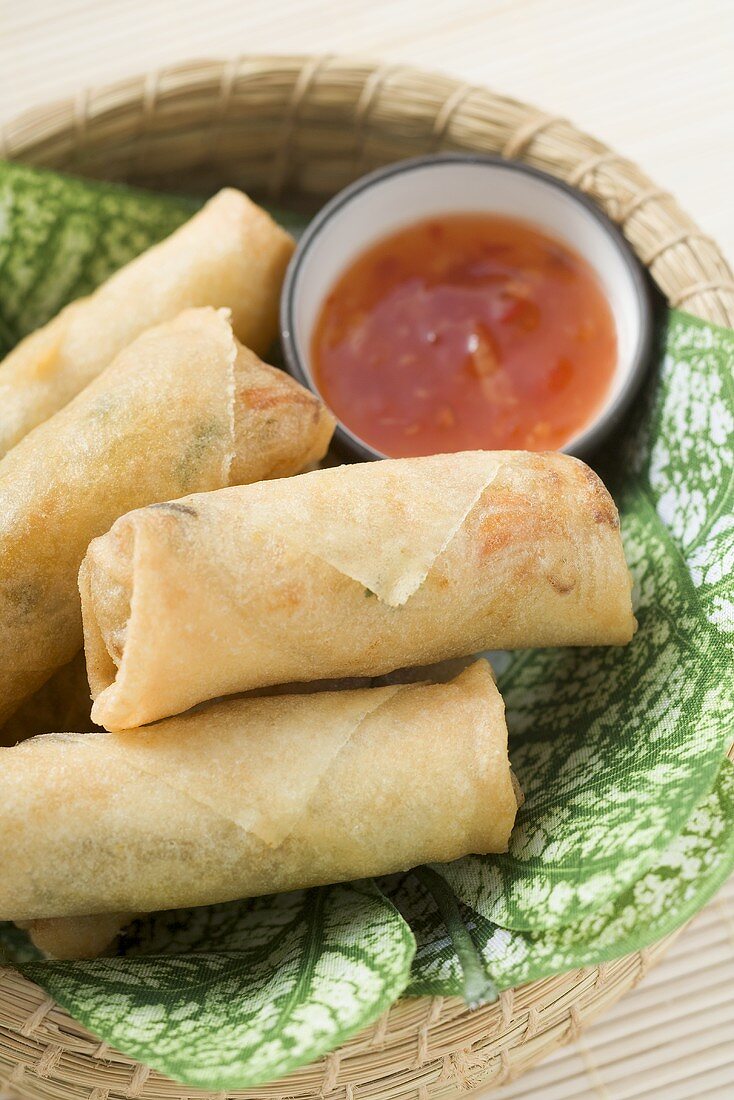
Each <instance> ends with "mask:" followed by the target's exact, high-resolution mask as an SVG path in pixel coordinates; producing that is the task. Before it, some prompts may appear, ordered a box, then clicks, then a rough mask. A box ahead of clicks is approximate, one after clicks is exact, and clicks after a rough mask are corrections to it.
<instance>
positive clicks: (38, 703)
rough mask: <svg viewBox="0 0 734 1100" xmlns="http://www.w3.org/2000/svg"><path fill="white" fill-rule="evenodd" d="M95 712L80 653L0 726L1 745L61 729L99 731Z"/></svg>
mask: <svg viewBox="0 0 734 1100" xmlns="http://www.w3.org/2000/svg"><path fill="white" fill-rule="evenodd" d="M91 709H92V697H91V696H90V694H89V681H88V680H87V666H86V664H85V663H84V652H83V651H82V650H80V651H79V653H77V655H76V657H74V659H73V660H72V661H70V662H69V664H67V665H64V666H63V668H60V669H59V670H58V672H55V673H54V674H53V676H52V677H51V678H50V680H47V681H46V683H45V684H44V685H43V686H42V687H40V688H39V689H38V691H36V692H34V693H33V695H31V696H30V697H29V698H28V699H26V700H25V701H24V702H22V703H21V705H20V706H19V707H18V709H17V710H16V711H15V713H14V714H13V715H12V716H11V717H10V718H9V719H8V721H7V722H5V724H4V725H2V726H0V746H5V747H8V746H10V745H16V744H17V743H18V742H19V741H26V740H27V739H28V738H29V737H38V736H39V735H40V734H42V733H54V732H55V731H56V730H60V729H62V730H74V731H75V732H76V733H89V731H90V730H94V729H99V726H95V724H94V722H93V721H92V719H91V716H90V712H91Z"/></svg>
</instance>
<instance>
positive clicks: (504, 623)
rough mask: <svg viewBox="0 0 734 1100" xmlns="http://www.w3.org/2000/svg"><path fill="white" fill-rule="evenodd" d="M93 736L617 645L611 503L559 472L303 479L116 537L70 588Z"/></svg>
mask: <svg viewBox="0 0 734 1100" xmlns="http://www.w3.org/2000/svg"><path fill="white" fill-rule="evenodd" d="M80 588H81V595H82V610H83V618H84V634H85V649H86V657H87V670H88V672H89V678H90V686H91V689H92V696H93V698H94V699H95V703H94V706H93V708H92V718H93V719H94V721H95V722H97V723H98V724H99V725H102V726H104V727H105V728H107V729H113V730H114V729H125V728H128V727H130V726H137V725H142V724H144V723H146V722H151V721H154V720H156V719H158V718H161V717H165V716H166V715H170V714H175V713H177V712H180V711H184V710H186V709H188V708H189V707H190V706H192V705H194V704H195V703H198V702H200V701H201V700H204V699H208V698H215V697H217V696H220V695H226V694H229V693H233V692H238V691H245V690H249V689H252V688H258V687H264V686H267V685H269V684H278V683H286V682H289V681H299V680H300V681H309V680H317V679H322V678H329V677H342V676H344V677H351V676H365V675H369V676H373V675H379V674H382V673H386V672H389V671H390V670H392V669H396V668H400V667H404V666H408V665H422V664H428V663H429V662H433V661H440V660H444V659H446V658H449V657H455V656H460V655H463V654H466V653H474V652H478V651H481V650H484V649H512V648H523V647H529V646H555V645H603V644H623V643H625V642H628V641H629V640H630V638H631V637H632V634H633V631H634V628H635V620H634V617H633V614H632V607H631V599H630V589H631V582H630V576H629V573H628V570H627V566H626V564H625V560H624V554H623V550H622V543H621V539H620V534H619V519H618V516H617V511H616V509H615V507H614V503H613V501H612V499H611V497H610V496H609V494H608V493H607V491H606V489H605V488H604V486H603V485H602V483H601V482H600V480H599V478H598V477H597V476H596V475H595V474H594V473H592V471H591V470H590V469H589V468H588V467H587V466H585V465H584V464H583V463H581V462H579V461H577V460H576V459H573V458H569V457H568V456H565V455H560V454H547V455H539V454H528V453H524V452H511V451H507V452H494V453H492V452H482V451H471V452H465V453H463V454H452V455H437V456H434V457H430V458H419V459H399V460H396V461H383V462H375V463H367V464H365V465H362V466H342V467H338V468H336V469H329V470H319V471H315V472H313V473H308V474H304V475H302V476H301V477H298V478H291V479H288V480H286V481H279V482H270V483H269V484H263V485H252V486H248V487H247V488H236V489H226V490H223V491H221V492H218V493H212V494H208V495H206V496H202V495H199V496H191V497H187V498H186V499H184V500H180V501H177V502H175V503H173V504H169V505H168V506H164V507H161V508H157V509H150V508H148V509H143V510H140V511H137V512H135V513H131V514H130V515H128V516H124V517H123V518H121V519H120V520H118V521H117V522H116V523H115V524H114V526H113V527H112V529H111V531H110V532H108V533H107V534H106V535H104V536H102V537H101V538H100V539H97V540H96V541H95V542H93V543H92V544H91V546H90V548H89V551H88V553H87V556H86V558H85V560H84V563H83V565H82V569H81V572H80Z"/></svg>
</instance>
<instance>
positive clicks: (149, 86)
mask: <svg viewBox="0 0 734 1100" xmlns="http://www.w3.org/2000/svg"><path fill="white" fill-rule="evenodd" d="M439 150H460V151H461V150H464V151H473V152H486V153H499V154H501V155H503V156H506V157H512V158H517V159H520V160H523V161H526V162H527V163H528V164H532V165H534V166H536V167H537V168H541V169H544V170H545V171H547V172H550V173H552V174H553V175H555V176H558V177H559V178H561V179H564V180H566V181H567V182H568V183H571V184H573V185H575V186H577V187H579V188H580V189H581V190H582V191H584V192H586V193H587V194H588V195H590V196H591V197H592V198H594V199H595V200H596V201H597V202H598V203H599V205H600V206H601V207H602V208H603V209H604V210H605V211H606V213H607V214H608V215H609V216H610V217H611V218H612V220H614V221H615V222H616V223H617V224H618V225H619V226H620V228H621V229H622V230H623V232H624V234H625V236H626V237H627V239H628V240H629V242H630V243H631V245H632V247H633V248H634V249H635V251H636V253H637V255H638V256H639V257H640V259H641V260H642V262H643V263H644V264H645V265H646V266H647V267H648V268H649V270H650V273H651V275H652V277H653V279H654V280H655V282H656V283H657V285H658V287H659V288H660V289H661V290H662V292H663V293H664V294H665V296H666V297H667V299H668V301H669V302H670V304H671V305H673V306H680V307H683V308H685V309H687V310H688V311H689V312H691V313H696V314H698V315H699V316H700V317H703V318H704V319H706V320H709V321H713V322H715V323H717V324H723V325H729V326H734V276H732V272H731V269H730V268H729V266H728V265H727V263H726V261H725V260H724V258H723V256H722V255H721V252H720V251H719V249H718V247H717V246H716V244H715V242H714V241H712V240H710V239H709V238H708V237H706V236H704V235H703V234H702V233H701V232H700V231H699V230H698V229H697V227H696V225H695V223H694V222H693V221H691V219H690V218H688V217H687V215H685V214H684V213H683V212H682V211H681V210H680V208H679V207H678V205H677V203H676V202H675V200H674V198H673V197H672V196H671V195H670V194H668V193H667V192H666V191H663V190H661V189H660V188H658V187H656V186H655V185H654V184H653V183H652V182H651V180H650V179H648V177H647V176H645V175H644V174H643V173H642V172H641V171H640V170H639V169H638V168H637V167H636V166H635V165H634V164H632V163H631V162H630V161H628V160H625V159H624V158H622V157H620V156H618V155H617V154H616V153H614V152H612V151H611V150H610V149H609V148H607V147H606V146H605V145H602V144H601V143H600V142H598V141H596V140H594V139H593V138H591V137H589V136H587V135H586V134H583V133H581V132H580V131H578V130H576V129H575V128H574V127H573V126H572V125H571V124H570V123H569V122H567V121H565V120H564V119H561V118H556V117H553V116H550V115H547V114H544V113H543V112H541V111H539V110H537V109H536V108H534V107H531V106H527V105H526V104H523V103H518V102H516V101H515V100H511V99H507V98H505V97H502V96H498V95H495V94H494V93H492V92H490V91H488V90H486V89H484V88H479V87H473V86H471V85H467V84H461V83H458V82H457V81H455V80H452V79H449V78H447V77H445V76H441V75H438V74H435V73H429V72H423V71H420V70H416V69H412V68H409V67H407V66H397V65H384V66H380V65H377V64H375V63H373V62H368V61H358V60H353V59H346V60H345V59H339V58H332V57H321V56H318V57H294V56H288V57H280V56H267V57H266V56H243V57H238V58H235V59H232V60H229V61H201V62H192V63H188V64H185V65H178V66H175V67H172V68H168V69H164V70H161V71H160V72H155V73H151V74H149V75H147V76H143V77H137V78H134V79H130V80H126V81H123V82H120V83H117V84H114V85H109V86H106V87H101V88H96V89H92V90H89V91H85V92H83V93H81V94H80V95H79V96H78V97H77V98H76V99H73V100H64V101H62V102H59V103H56V104H53V105H51V106H49V107H44V108H40V109H37V110H34V111H31V112H29V113H27V114H24V115H22V116H20V118H18V119H16V120H15V121H14V122H11V123H10V124H9V125H8V126H7V127H6V128H5V130H4V131H3V132H1V133H0V156H5V157H8V158H11V159H18V160H23V161H25V162H26V163H28V164H34V165H38V166H43V167H49V168H55V169H60V170H65V171H71V172H75V173H78V174H81V175H87V176H97V177H102V178H106V179H123V180H127V181H129V182H131V183H135V184H139V185H142V186H147V187H153V188H157V189H166V188H169V189H178V190H186V191H189V192H193V191H202V192H206V191H213V190H215V189H216V188H218V187H220V186H222V185H224V184H232V185H234V186H239V187H242V188H244V189H245V190H247V191H248V192H250V193H252V194H255V195H259V196H262V197H267V198H269V199H270V200H271V201H272V200H281V201H283V202H286V201H287V202H290V203H294V204H300V205H302V206H304V207H306V208H308V207H313V206H316V205H318V204H319V203H320V202H322V201H323V200H324V199H326V198H328V197H330V196H331V195H333V194H334V193H335V192H336V191H338V190H339V189H340V188H342V187H343V186H345V185H346V184H347V183H349V182H350V181H351V180H353V179H355V178H356V177H357V176H360V175H362V174H364V173H365V172H367V171H370V170H371V169H373V168H376V167H378V166H380V165H383V164H387V163H390V162H391V161H394V160H398V159H401V158H403V157H408V156H417V155H420V154H425V153H428V152H437V151H439ZM669 942H670V938H669V939H668V940H663V941H661V942H660V943H659V944H656V945H655V946H654V947H652V948H649V949H647V950H645V951H640V952H636V953H635V954H633V955H629V956H627V957H625V958H622V959H618V960H616V961H614V962H612V963H606V964H604V965H602V966H599V967H589V968H585V969H582V970H576V971H573V972H571V973H568V974H564V975H562V976H559V977H555V978H548V979H545V980H542V981H537V982H533V983H531V984H530V985H527V986H523V987H522V988H519V989H516V990H514V991H513V990H508V991H506V992H504V993H503V994H502V995H501V997H500V1000H499V1002H498V1003H496V1004H494V1005H488V1006H485V1007H483V1008H480V1009H477V1010H475V1011H473V1012H470V1011H469V1010H468V1009H467V1008H466V1006H465V1005H464V1004H463V1002H461V1001H459V1000H456V999H453V998H441V997H434V998H423V999H412V1000H403V1001H400V1002H399V1003H398V1004H396V1005H394V1006H393V1007H392V1008H391V1009H390V1011H389V1012H387V1013H386V1014H385V1015H384V1016H383V1017H382V1018H381V1019H380V1020H379V1021H378V1022H377V1024H375V1025H373V1026H372V1027H370V1028H368V1029H367V1030H365V1031H364V1032H362V1033H361V1034H359V1035H358V1036H356V1037H355V1038H353V1039H352V1040H351V1041H350V1042H348V1043H346V1044H345V1045H344V1046H343V1047H341V1048H340V1049H339V1050H338V1051H335V1052H333V1053H331V1054H329V1055H327V1056H326V1057H325V1058H323V1059H321V1060H320V1061H318V1062H316V1063H314V1064H313V1065H311V1066H307V1067H305V1068H303V1069H301V1070H298V1071H296V1072H295V1073H292V1074H291V1075H290V1076H289V1077H287V1078H285V1079H284V1080H282V1081H279V1082H276V1083H274V1084H272V1085H268V1086H263V1087H260V1088H257V1089H251V1090H247V1091H235V1092H231V1093H226V1094H225V1093H207V1092H203V1091H201V1090H196V1089H190V1088H184V1087H182V1086H179V1085H177V1084H175V1083H173V1082H172V1081H169V1080H168V1079H167V1078H165V1077H164V1076H162V1075H161V1074H159V1073H157V1072H155V1071H151V1070H149V1069H147V1068H146V1067H145V1066H142V1065H139V1064H138V1063H136V1062H134V1061H132V1060H131V1059H129V1058H127V1057H125V1056H124V1055H121V1054H118V1053H117V1052H116V1051H113V1050H111V1049H109V1048H107V1047H106V1046H105V1045H104V1044H100V1043H99V1041H98V1040H96V1039H95V1038H93V1037H92V1036H91V1035H90V1034H89V1033H88V1032H87V1031H85V1029H84V1028H82V1027H81V1026H80V1025H79V1024H77V1023H76V1022H75V1021H74V1020H72V1019H71V1018H70V1017H69V1016H68V1015H67V1014H66V1013H65V1012H64V1011H63V1010H62V1009H60V1008H59V1007H58V1006H57V1005H55V1004H54V1002H53V1001H52V1000H51V999H50V998H47V997H46V996H45V995H44V993H43V992H42V991H41V990H40V989H39V988H38V987H37V986H35V985H33V984H32V983H31V982H28V981H26V980H25V979H24V978H23V977H21V975H19V974H18V973H17V972H16V971H14V970H7V969H6V970H3V969H0V1090H1V1089H2V1087H3V1086H5V1088H6V1090H7V1092H8V1095H10V1096H12V1097H19V1098H22V1100H136V1098H138V1100H164V1098H167V1100H188V1098H192V1100H193V1098H205V1097H206V1098H207V1100H235V1098H236V1100H239V1098H243V1100H244V1098H252V1100H255V1098H263V1100H265V1098H276V1097H277V1098H279V1100H301V1098H305V1097H315V1096H317V1097H328V1098H329V1100H403V1098H405V1100H407V1098H410V1100H429V1097H430V1098H432V1100H433V1098H436V1100H439V1098H441V1100H442V1098H444V1097H449V1096H455V1095H456V1094H457V1093H459V1092H462V1091H465V1090H467V1089H470V1088H474V1087H477V1086H480V1085H482V1086H484V1087H488V1086H490V1085H494V1086H499V1085H501V1084H504V1083H506V1082H507V1081H508V1080H510V1079H511V1078H514V1077H516V1076H518V1075H519V1074H521V1073H523V1072H524V1071H525V1070H527V1069H529V1068H530V1066H531V1065H533V1063H535V1062H536V1061H537V1060H538V1059H540V1058H542V1057H543V1056H544V1055H546V1054H548V1053H550V1051H552V1050H553V1049H554V1048H555V1047H556V1046H558V1045H560V1044H561V1043H564V1042H568V1041H569V1040H571V1039H574V1038H576V1037H577V1036H578V1035H579V1034H580V1032H581V1030H582V1028H583V1027H585V1026H586V1024H587V1023H588V1022H589V1021H590V1020H592V1019H593V1018H594V1017H596V1016H597V1015H599V1014H600V1013H601V1012H603V1011H604V1009H605V1008H607V1007H608V1006H610V1005H611V1004H613V1003H614V1002H615V1001H616V1000H618V998H619V997H621V996H622V995H623V994H624V993H625V992H626V991H627V990H629V989H631V988H632V987H633V986H634V985H635V984H636V983H637V982H638V981H639V980H640V979H641V978H642V977H643V975H644V974H645V972H646V971H647V969H648V968H649V967H650V966H651V965H652V964H653V963H654V962H655V961H656V959H657V958H659V957H660V955H662V953H663V952H664V951H665V948H666V946H667V944H668V943H669ZM0 1100H2V1096H0Z"/></svg>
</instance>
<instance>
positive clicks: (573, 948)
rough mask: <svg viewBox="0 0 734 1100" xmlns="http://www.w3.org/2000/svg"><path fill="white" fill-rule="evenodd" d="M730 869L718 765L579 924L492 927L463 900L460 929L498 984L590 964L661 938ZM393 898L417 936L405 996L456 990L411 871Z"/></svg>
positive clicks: (732, 770) (435, 914)
mask: <svg viewBox="0 0 734 1100" xmlns="http://www.w3.org/2000/svg"><path fill="white" fill-rule="evenodd" d="M732 869H734V767H732V765H731V763H730V762H729V761H726V760H725V761H724V763H723V765H722V766H721V769H720V771H719V775H718V778H717V782H716V785H715V787H714V789H713V791H712V792H711V793H710V794H709V795H708V796H707V797H706V798H704V800H703V801H702V802H701V803H700V804H699V806H698V807H697V808H696V810H695V811H694V813H693V814H692V816H691V818H690V820H689V821H688V823H687V824H686V826H685V828H684V830H683V831H682V833H681V834H680V835H679V836H678V837H676V838H675V840H674V841H673V842H672V843H671V844H670V845H669V846H668V848H667V849H666V850H665V852H664V853H663V855H662V856H661V857H659V858H658V860H657V861H656V863H655V865H654V866H653V867H651V868H650V869H649V870H648V871H647V872H646V873H645V874H644V875H642V876H641V877H640V878H638V879H637V880H636V881H635V882H634V883H633V884H632V885H631V886H630V887H628V889H627V890H626V891H625V892H624V893H623V894H621V895H620V896H619V897H617V898H615V899H614V900H613V901H611V902H607V903H606V905H604V906H602V907H601V908H599V909H598V910H596V912H594V913H593V914H591V915H590V916H588V917H585V918H584V920H583V921H580V922H578V923H575V924H572V925H567V926H565V927H563V928H554V929H547V930H545V931H542V932H521V931H517V930H508V929H504V928H500V927H498V926H497V925H496V924H494V923H493V922H492V921H489V920H487V919H486V917H484V916H482V915H480V914H478V913H475V912H474V911H473V910H471V909H470V908H469V907H468V906H461V910H462V913H463V916H464V920H465V925H466V931H467V934H468V935H469V936H471V939H472V940H473V942H474V945H475V948H476V951H477V955H478V957H479V958H480V959H481V960H482V961H483V963H484V966H485V974H486V977H487V978H488V979H491V980H492V981H493V982H494V983H495V984H496V985H497V987H498V988H499V989H507V988H509V987H511V986H515V985H521V984H523V983H524V982H529V981H534V980H535V979H537V978H544V977H548V976H550V975H553V974H560V973H563V972H564V971H567V970H573V969H575V968H576V967H582V966H593V965H598V964H599V963H602V962H607V961H609V960H610V959H614V958H618V957H619V956H621V955H625V954H627V953H628V952H631V951H635V950H639V949H640V948H642V947H646V946H647V945H649V944H652V943H654V942H656V941H657V940H659V939H662V938H663V937H664V936H667V935H669V934H670V933H671V932H674V931H675V930H676V929H677V928H680V926H681V925H683V924H685V922H686V921H687V920H689V919H690V918H691V917H692V916H693V915H694V914H695V913H696V912H698V910H699V909H700V908H701V907H702V906H703V905H705V904H706V902H708V901H709V900H710V899H711V898H712V897H713V895H714V894H715V893H716V891H717V890H718V889H719V888H720V887H721V885H722V884H723V883H724V882H725V880H726V879H727V877H728V876H729V875H730V874H731V872H732ZM391 896H392V897H393V899H394V900H395V902H396V904H397V905H398V907H399V908H400V910H401V912H402V913H403V914H404V916H405V918H406V920H407V921H408V922H409V923H410V925H411V927H412V929H413V931H414V933H415V935H416V939H417V941H418V950H417V951H416V956H415V960H414V963H413V973H412V978H411V983H410V986H409V988H408V990H407V993H408V995H414V996H419V995H429V996H433V995H444V996H462V995H463V991H464V988H465V976H464V971H463V969H462V965H461V960H460V958H459V955H458V954H457V952H456V951H455V950H454V944H453V940H452V937H451V936H450V935H449V933H448V931H447V929H446V926H445V924H444V923H443V922H442V920H441V916H440V913H439V910H438V908H437V906H436V903H435V901H434V899H433V897H432V896H431V894H430V893H428V892H427V891H426V890H425V888H424V887H423V886H422V885H421V884H420V882H419V881H418V880H416V879H415V878H414V877H413V876H406V878H405V879H404V880H402V881H401V883H400V885H399V887H398V888H397V889H396V890H393V891H391Z"/></svg>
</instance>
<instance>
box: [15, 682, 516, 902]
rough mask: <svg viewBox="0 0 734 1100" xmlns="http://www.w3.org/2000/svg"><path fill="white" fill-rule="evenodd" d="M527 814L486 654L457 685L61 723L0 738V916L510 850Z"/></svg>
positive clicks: (272, 884)
mask: <svg viewBox="0 0 734 1100" xmlns="http://www.w3.org/2000/svg"><path fill="white" fill-rule="evenodd" d="M69 805H73V807H74V812H73V813H69V812H68V807H69ZM516 811H517V799H516V796H515V790H514V787H513V783H512V779H511V773H510V764H509V760H508V756H507V729H506V726H505V719H504V707H503V703H502V700H501V698H500V695H499V692H498V691H497V688H496V687H495V684H494V680H493V677H492V673H491V670H490V668H489V666H488V664H487V662H486V661H478V662H476V663H475V664H474V665H472V666H471V667H470V668H468V669H466V670H465V671H464V672H463V673H461V674H460V675H459V676H458V677H457V678H456V679H455V680H453V681H451V682H450V683H447V684H429V685H425V684H409V685H393V686H389V687H382V688H363V689H357V690H354V691H336V692H321V693H319V694H315V695H314V694H308V695H279V696H274V697H272V698H257V699H247V698H239V699H228V700H224V701H220V702H217V703H212V704H210V705H209V706H207V707H205V708H200V709H198V710H196V711H192V712H190V713H188V714H186V715H183V716H180V717H177V718H171V719H168V720H167V721H164V722H161V723H159V724H158V725H156V726H151V727H149V728H146V729H145V730H131V731H127V732H123V733H107V732H101V733H87V734H58V735H53V734H49V735H46V736H44V737H37V738H34V739H33V740H31V741H25V742H24V743H23V744H21V745H16V746H15V747H14V748H11V749H0V851H2V852H3V873H2V875H1V876H0V919H3V920H16V921H34V920H39V919H45V918H49V917H54V918H58V917H73V916H77V915H84V916H90V915H94V914H95V913H115V912H119V913H124V912H127V913H133V912H148V911H151V910H157V909H175V908H178V907H180V906H195V905H207V904H210V903H213V902H217V901H227V900H233V899H235V898H241V897H251V896H255V895H258V894H268V893H276V892H279V891H285V890H293V889H298V888H301V887H307V886H315V885H319V884H323V883H330V882H339V881H342V880H349V879H354V878H363V877H366V876H370V875H377V874H383V873H390V872H392V871H397V870H402V869H407V868H409V867H412V866H415V865H416V864H418V863H422V862H426V861H432V860H440V861H443V860H451V859H455V858H457V857H459V856H462V855H466V854H467V853H469V852H481V853H485V852H501V851H505V850H506V848H507V844H508V840H509V835H510V830H511V829H512V825H513V823H514V820H515V814H516Z"/></svg>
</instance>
